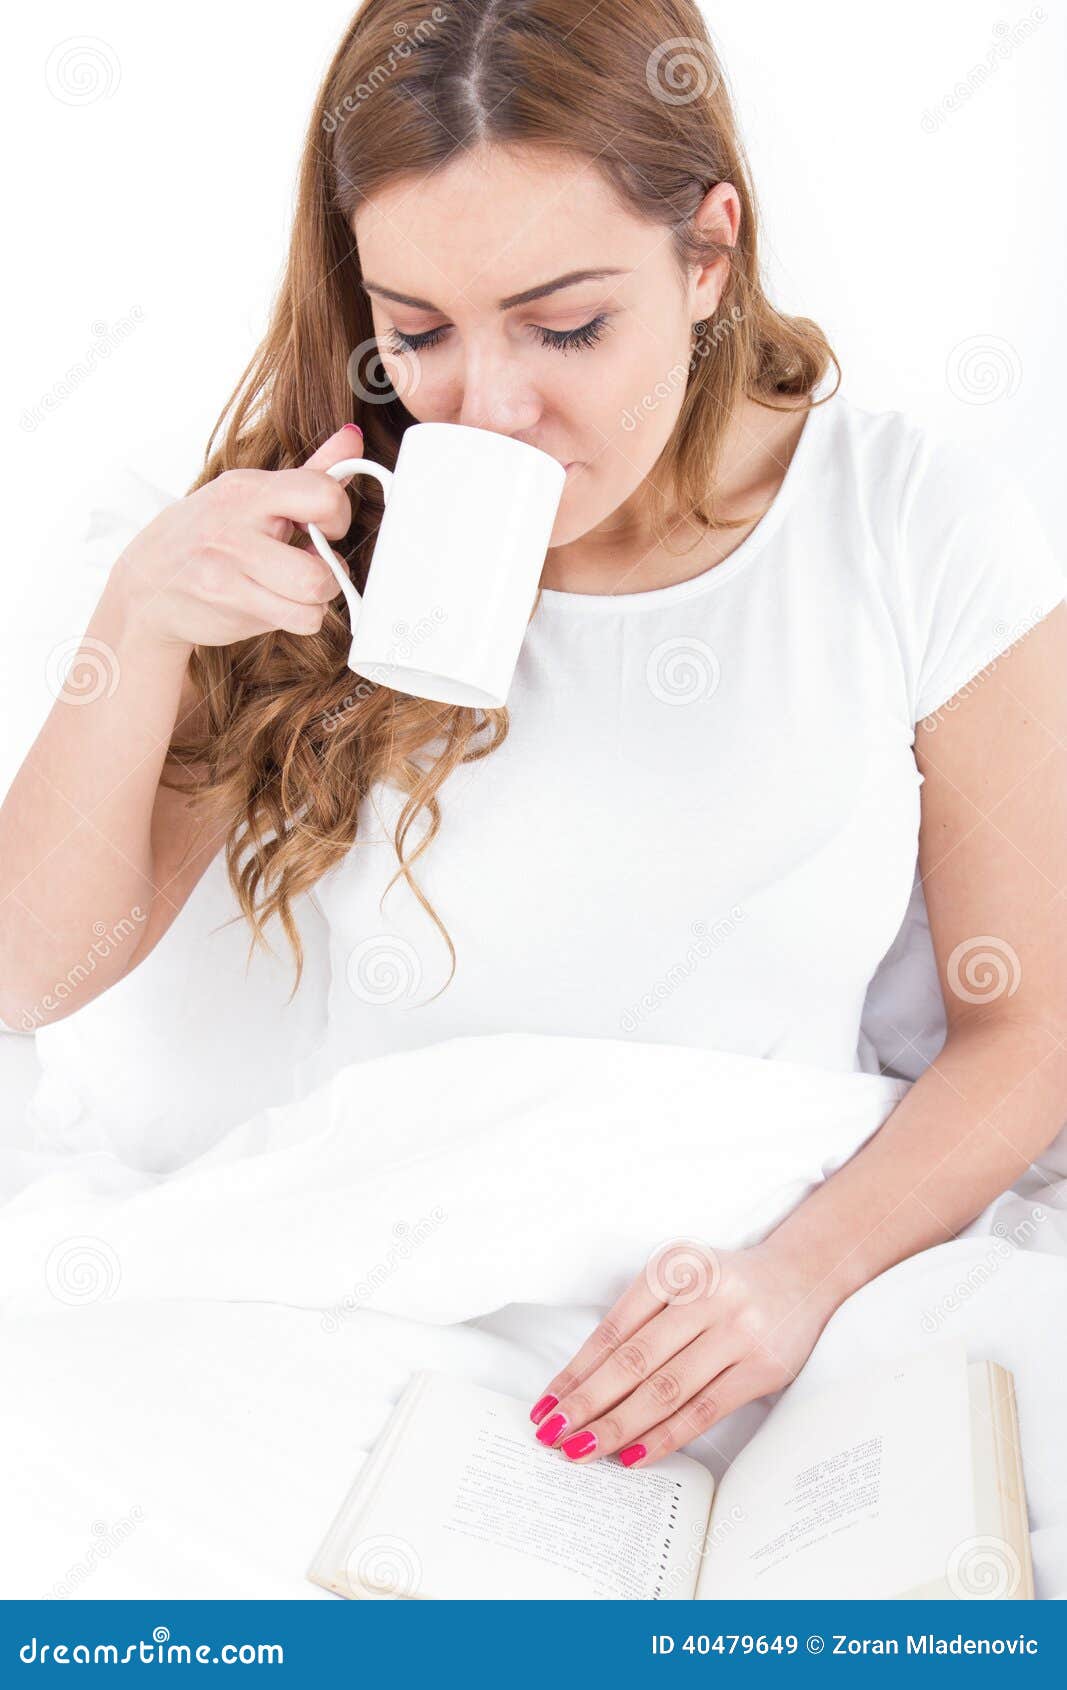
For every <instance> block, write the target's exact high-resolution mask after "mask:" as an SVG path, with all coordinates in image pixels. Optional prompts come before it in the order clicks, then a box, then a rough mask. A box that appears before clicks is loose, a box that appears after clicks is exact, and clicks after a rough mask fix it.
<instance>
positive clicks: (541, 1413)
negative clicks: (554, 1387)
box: [530, 1391, 559, 1426]
mask: <svg viewBox="0 0 1067 1690" xmlns="http://www.w3.org/2000/svg"><path fill="white" fill-rule="evenodd" d="M558 1401H559V1398H558V1397H554V1396H553V1395H552V1393H551V1391H549V1393H548V1395H547V1396H544V1397H539V1398H538V1400H537V1402H535V1403H534V1405H533V1407H532V1408H531V1410H530V1419H531V1420H532V1421H533V1423H534V1425H535V1426H540V1424H541V1422H542V1420H543V1419H544V1417H545V1415H546V1414H547V1413H548V1411H549V1409H550V1408H555V1406H556V1404H557V1403H558Z"/></svg>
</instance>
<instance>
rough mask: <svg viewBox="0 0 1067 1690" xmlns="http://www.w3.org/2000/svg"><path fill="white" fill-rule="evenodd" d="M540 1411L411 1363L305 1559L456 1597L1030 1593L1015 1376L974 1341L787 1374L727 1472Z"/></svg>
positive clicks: (347, 1587) (369, 1589)
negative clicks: (851, 1367) (808, 1379)
mask: <svg viewBox="0 0 1067 1690" xmlns="http://www.w3.org/2000/svg"><path fill="white" fill-rule="evenodd" d="M529 1411H530V1404H529V1403H528V1402H525V1401H520V1400H518V1399H517V1398H514V1397H510V1396H505V1395H502V1394H501V1393H500V1392H498V1391H491V1390H486V1389H484V1388H483V1387H480V1386H476V1385H470V1384H467V1383H465V1382H464V1381H463V1380H460V1379H453V1378H450V1377H449V1376H447V1375H446V1374H442V1373H437V1372H433V1371H427V1370H424V1371H420V1372H418V1373H415V1374H414V1375H413V1377H412V1379H411V1381H410V1383H409V1385H408V1386H407V1388H406V1390H405V1391H404V1393H403V1395H402V1396H401V1398H400V1400H399V1402H398V1403H397V1405H396V1408H395V1410H394V1412H393V1414H392V1416H391V1417H390V1419H389V1421H388V1423H387V1426H386V1428H385V1431H384V1433H383V1435H382V1437H381V1439H380V1440H379V1442H378V1443H377V1444H376V1445H375V1447H374V1449H373V1451H372V1452H371V1454H370V1455H369V1456H368V1457H367V1458H366V1459H365V1462H364V1465H363V1467H362V1468H361V1469H360V1472H359V1474H358V1476H357V1479H356V1482H355V1484H354V1485H353V1487H352V1489H351V1491H350V1492H349V1494H348V1496H347V1498H346V1499H345V1502H344V1504H343V1506H342V1508H341V1511H340V1513H339V1514H338V1515H337V1517H336V1519H335V1520H334V1522H333V1525H332V1526H331V1527H330V1530H329V1532H328V1533H327V1535H326V1537H325V1539H324V1540H323V1542H322V1544H321V1545H320V1547H319V1549H318V1551H317V1553H316V1555H315V1557H314V1560H313V1561H312V1563H311V1565H310V1567H309V1568H308V1570H307V1576H308V1578H309V1579H311V1580H312V1581H313V1582H314V1583H316V1584H320V1585H324V1586H325V1587H326V1589H327V1590H332V1591H335V1592H336V1593H337V1595H339V1596H350V1597H409V1598H424V1599H425V1598H431V1599H434V1598H436V1599H442V1600H447V1599H453V1598H462V1599H470V1598H479V1597H493V1598H498V1599H502V1598H509V1597H511V1598H520V1599H529V1598H549V1597H554V1598H559V1597H565V1598H596V1597H600V1598H619V1599H623V1600H627V1599H653V1600H655V1599H657V1598H658V1599H661V1600H665V1599H667V1598H695V1599H696V1600H698V1601H699V1600H704V1599H708V1598H716V1599H720V1598H739V1597H740V1598H767V1597H787V1598H798V1597H799V1598H818V1597H846V1598H861V1597H874V1598H878V1597H882V1598H884V1597H903V1596H908V1597H944V1598H953V1597H969V1596H971V1597H1032V1596H1033V1593H1034V1592H1033V1574H1032V1571H1031V1564H1030V1536H1029V1530H1028V1527H1027V1515H1026V1498H1025V1494H1024V1490H1023V1474H1022V1462H1021V1458H1020V1451H1019V1434H1018V1421H1017V1418H1016V1410H1015V1392H1014V1388H1013V1385H1012V1378H1011V1374H1010V1373H1007V1372H1006V1371H1005V1370H1004V1369H1003V1368H1002V1367H999V1366H997V1365H996V1363H994V1362H974V1363H971V1364H968V1362H967V1357H966V1350H965V1348H964V1346H963V1344H962V1343H952V1344H948V1345H943V1346H939V1347H938V1348H936V1349H934V1350H931V1351H927V1352H926V1353H924V1354H922V1355H918V1356H915V1357H908V1358H905V1359H904V1360H902V1361H900V1362H898V1363H897V1364H895V1365H894V1366H892V1367H885V1366H882V1367H881V1368H878V1369H877V1370H875V1371H873V1372H868V1373H866V1374H864V1375H861V1376H859V1377H857V1378H855V1379H851V1380H849V1382H848V1383H847V1385H845V1386H835V1387H834V1388H832V1389H829V1390H827V1389H821V1390H819V1391H807V1392H804V1391H802V1390H801V1391H798V1390H797V1387H796V1386H792V1387H791V1388H790V1389H789V1390H787V1391H786V1392H785V1393H784V1394H783V1395H782V1396H781V1397H780V1398H779V1400H778V1402H777V1403H776V1404H775V1406H774V1408H773V1409H772V1410H771V1411H770V1413H769V1414H768V1415H767V1417H766V1419H765V1420H764V1421H763V1423H762V1424H761V1426H760V1427H759V1429H758V1431H757V1432H756V1433H755V1434H754V1436H753V1437H752V1438H751V1439H750V1440H749V1442H748V1443H747V1444H746V1445H745V1447H744V1449H743V1450H742V1451H741V1453H740V1454H739V1455H738V1457H737V1458H736V1460H735V1461H734V1462H733V1465H732V1466H731V1467H730V1468H729V1469H728V1471H727V1472H726V1474H725V1476H724V1477H723V1479H722V1480H721V1481H720V1483H719V1485H718V1486H717V1487H716V1485H715V1481H714V1479H713V1477H712V1474H711V1473H710V1472H709V1471H708V1469H707V1468H706V1467H705V1466H703V1464H702V1463H701V1462H699V1461H696V1460H694V1459H693V1457H691V1456H688V1455H685V1454H683V1453H681V1452H676V1453H675V1454H673V1455H668V1456H664V1457H663V1458H662V1459H661V1460H660V1461H657V1462H655V1463H654V1464H653V1465H652V1466H651V1467H647V1468H645V1469H642V1468H640V1467H634V1468H629V1469H628V1468H625V1467H623V1465H622V1463H621V1462H620V1461H619V1460H618V1459H617V1458H616V1457H614V1456H606V1457H601V1458H600V1459H599V1460H596V1461H592V1462H587V1463H584V1464H582V1463H577V1462H575V1463H572V1462H570V1461H568V1460H567V1458H566V1456H564V1455H562V1454H560V1452H559V1450H558V1449H546V1448H545V1447H544V1445H542V1444H539V1443H538V1442H537V1440H536V1438H535V1436H534V1427H533V1424H532V1422H531V1421H530V1418H529ZM709 1437H710V1438H712V1439H713V1438H714V1429H712V1432H711V1433H710V1434H709Z"/></svg>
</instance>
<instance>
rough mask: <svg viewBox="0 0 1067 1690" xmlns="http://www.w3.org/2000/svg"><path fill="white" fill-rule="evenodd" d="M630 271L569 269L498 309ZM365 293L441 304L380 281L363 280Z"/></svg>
mask: <svg viewBox="0 0 1067 1690" xmlns="http://www.w3.org/2000/svg"><path fill="white" fill-rule="evenodd" d="M628 273H629V272H628V271H625V270H618V269H615V270H609V269H604V270H568V271H567V273H566V275H564V276H556V277H555V279H554V280H553V281H551V282H540V283H539V284H538V285H537V287H535V288H526V289H525V290H524V291H523V292H522V293H512V294H509V295H508V297H507V298H506V299H498V300H497V310H498V311H510V310H512V308H513V307H514V306H516V305H528V304H529V303H530V301H531V300H532V299H543V298H544V296H545V294H547V293H556V292H558V290H559V289H560V288H572V287H574V285H575V283H577V282H591V281H598V280H599V279H600V277H601V276H623V275H627V274H628ZM361 286H362V288H363V291H364V293H380V294H381V295H382V297H383V299H395V300H396V301H397V303H398V304H400V305H413V306H415V308H416V309H417V310H419V311H438V310H439V309H440V307H439V306H437V305H433V304H431V303H430V301H429V300H428V299H415V298H413V297H412V295H411V294H410V293H397V292H396V290H395V288H386V287H382V285H381V283H380V282H368V281H363V282H362V283H361Z"/></svg>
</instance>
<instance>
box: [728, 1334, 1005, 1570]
mask: <svg viewBox="0 0 1067 1690" xmlns="http://www.w3.org/2000/svg"><path fill="white" fill-rule="evenodd" d="M721 1512H722V1513H725V1514H728V1515H729V1516H730V1518H731V1520H732V1521H734V1524H733V1525H732V1528H731V1530H730V1531H729V1533H726V1534H720V1540H719V1541H717V1540H716V1531H715V1524H716V1520H717V1519H718V1518H719V1517H720V1513H721ZM975 1533H976V1523H975V1498H974V1479H973V1469H972V1457H971V1422H970V1396H969V1388H968V1376H967V1355H966V1348H965V1346H964V1345H963V1343H962V1342H953V1343H949V1344H945V1345H940V1346H938V1347H937V1348H935V1349H933V1350H930V1351H927V1352H926V1353H924V1354H922V1355H917V1356H914V1357H910V1358H907V1359H906V1360H904V1361H902V1362H900V1363H898V1364H897V1365H895V1366H890V1367H886V1366H884V1365H883V1366H882V1367H880V1368H878V1369H876V1370H874V1371H869V1372H867V1373H866V1374H864V1375H862V1376H860V1377H858V1378H856V1379H854V1380H853V1379H849V1380H847V1381H845V1382H844V1383H842V1384H840V1385H837V1386H833V1387H830V1388H828V1389H820V1390H818V1391H810V1392H805V1393H799V1392H797V1391H796V1387H795V1386H793V1387H791V1389H790V1390H789V1391H788V1392H786V1393H785V1394H784V1395H783V1396H782V1397H781V1398H780V1400H779V1401H778V1402H777V1403H776V1404H775V1406H774V1408H773V1409H772V1410H771V1413H770V1414H769V1415H768V1417H767V1419H766V1420H765V1421H764V1422H763V1424H762V1425H761V1426H760V1428H759V1430H758V1431H757V1432H756V1433H755V1435H754V1436H753V1437H752V1439H751V1440H750V1442H749V1443H748V1444H746V1445H745V1448H744V1449H743V1450H742V1451H741V1453H740V1455H739V1456H738V1457H737V1459H736V1460H735V1461H734V1463H733V1465H732V1466H731V1467H730V1469H729V1471H728V1472H727V1473H726V1475H725V1476H724V1478H723V1479H722V1480H721V1481H720V1484H719V1490H718V1495H717V1496H716V1499H715V1505H714V1508H713V1509H712V1515H711V1525H710V1529H709V1534H708V1535H709V1549H708V1553H707V1555H706V1557H705V1559H704V1563H703V1566H702V1568H701V1571H700V1576H699V1580H698V1584H697V1592H696V1594H697V1597H698V1598H700V1599H710V1598H715V1599H726V1598H730V1597H733V1598H737V1597H740V1598H757V1597H758V1598H761V1599H762V1598H771V1597H784V1598H819V1597H824V1598H825V1597H843V1598H848V1599H859V1598H865V1597H871V1598H893V1597H897V1596H900V1595H902V1594H903V1593H904V1592H905V1591H907V1590H910V1589H912V1588H913V1587H915V1586H918V1585H925V1584H928V1583H932V1582H935V1581H938V1580H941V1579H943V1578H944V1577H945V1571H946V1567H947V1565H948V1562H949V1559H950V1557H951V1555H952V1553H953V1551H954V1550H955V1549H956V1548H957V1546H958V1545H960V1544H961V1543H963V1542H965V1540H967V1539H968V1538H973V1537H974V1536H975Z"/></svg>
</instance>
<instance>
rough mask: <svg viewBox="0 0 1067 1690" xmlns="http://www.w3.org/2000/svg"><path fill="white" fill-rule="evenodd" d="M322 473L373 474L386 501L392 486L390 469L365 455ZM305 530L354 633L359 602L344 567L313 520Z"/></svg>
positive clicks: (350, 459)
mask: <svg viewBox="0 0 1067 1690" xmlns="http://www.w3.org/2000/svg"><path fill="white" fill-rule="evenodd" d="M326 474H327V475H332V476H333V478H334V480H335V481H339V480H340V479H341V477H342V475H361V474H362V475H373V477H374V479H375V481H379V482H380V483H381V487H382V493H383V495H384V497H385V499H386V502H388V499H389V493H390V491H391V489H392V485H393V471H392V470H391V469H386V468H385V466H384V464H372V463H369V462H368V461H367V459H366V458H345V459H344V460H343V461H342V462H341V463H339V464H331V465H330V467H329V469H328V470H327V471H326ZM307 531H308V533H309V534H310V535H311V540H312V544H313V545H314V547H315V550H316V551H317V552H318V554H319V556H320V557H321V559H322V561H323V563H325V564H328V565H329V567H330V569H332V571H333V573H334V576H335V578H336V580H337V584H338V586H339V587H340V589H341V591H342V592H343V593H344V595H345V603H346V604H347V605H348V619H349V623H350V625H351V628H352V632H353V634H354V633H355V631H356V619H357V617H358V616H359V612H360V608H361V606H362V603H363V601H362V599H361V598H360V596H359V594H358V592H357V591H356V589H355V587H354V586H353V585H352V582H351V581H350V580H349V579H348V576H347V574H346V573H345V571H344V569H342V567H341V565H340V564H339V563H338V561H337V559H336V558H335V556H334V554H333V552H332V551H331V549H330V545H329V542H328V541H327V539H326V536H325V535H324V534H323V532H322V529H321V528H320V527H319V526H318V524H317V523H314V522H309V523H308V525H307Z"/></svg>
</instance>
